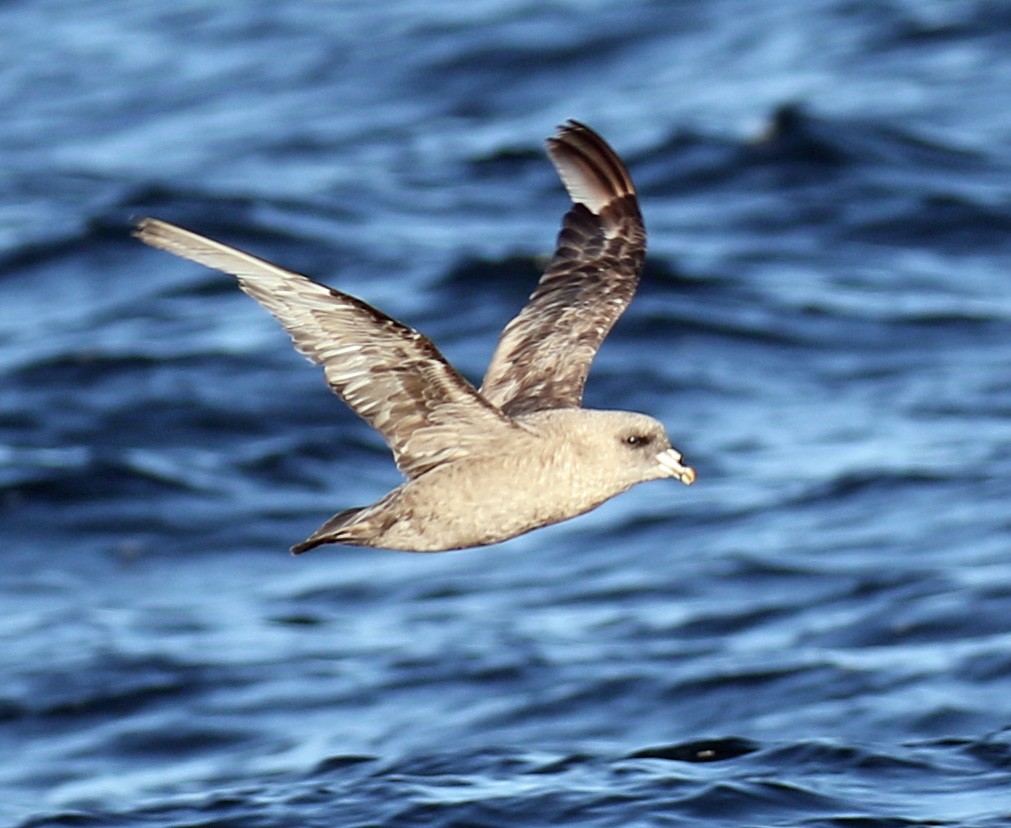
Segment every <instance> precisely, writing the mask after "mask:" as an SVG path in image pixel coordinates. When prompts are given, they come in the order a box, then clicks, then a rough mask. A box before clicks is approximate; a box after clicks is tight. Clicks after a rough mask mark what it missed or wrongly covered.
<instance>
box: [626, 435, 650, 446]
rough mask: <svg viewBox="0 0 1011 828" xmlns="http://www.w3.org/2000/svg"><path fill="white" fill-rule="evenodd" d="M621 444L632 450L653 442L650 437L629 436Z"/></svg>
mask: <svg viewBox="0 0 1011 828" xmlns="http://www.w3.org/2000/svg"><path fill="white" fill-rule="evenodd" d="M622 442H624V444H625V445H626V446H631V447H632V448H641V447H642V446H648V445H649V444H650V443H652V442H653V438H652V437H647V436H646V435H645V434H629V435H628V437H626V438H625V439H624V440H623V441H622Z"/></svg>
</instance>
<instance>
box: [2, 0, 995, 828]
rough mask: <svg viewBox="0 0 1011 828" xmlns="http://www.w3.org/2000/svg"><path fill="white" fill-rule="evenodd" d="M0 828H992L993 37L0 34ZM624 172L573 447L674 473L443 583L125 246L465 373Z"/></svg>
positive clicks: (597, 23)
mask: <svg viewBox="0 0 1011 828" xmlns="http://www.w3.org/2000/svg"><path fill="white" fill-rule="evenodd" d="M0 31H2V32H3V35H2V41H3V43H4V48H3V49H2V50H0V112H2V113H3V117H2V118H0V389H2V390H0V525H2V541H3V542H2V548H0V565H2V567H3V576H2V577H0V606H2V611H0V636H2V639H0V675H2V683H0V747H2V749H3V755H4V757H5V761H4V762H3V763H2V764H0V823H2V824H4V825H12V826H22V828H27V827H28V826H71V825H73V826H92V825H93V826H118V825H123V826H134V825H146V826H193V825H200V826H208V827H209V826H280V825H285V826H288V825H292V826H294V825H297V826H341V827H342V828H343V827H344V826H414V825H425V826H507V825H509V826H537V825H549V824H550V825H579V826H615V827H616V828H617V827H618V826H622V827H623V826H638V825H669V826H681V825H684V826H689V825H690V826H698V825H707V826H708V825H714V826H715V825H720V826H734V828H740V826H762V827H763V828H768V826H773V825H775V826H804V827H805V828H812V827H814V826H837V827H838V826H847V828H854V827H856V826H859V828H870V827H871V826H888V827H889V828H896V827H897V826H919V825H932V826H937V825H942V826H975V827H976V828H980V827H981V826H998V825H1011V730H1009V728H1011V568H1009V557H1011V548H1009V547H1011V543H1009V540H1011V535H1009V532H1011V516H1009V503H1011V479H1009V478H1011V371H1009V366H1011V282H1009V273H1008V264H1009V254H1011V233H1009V231H1011V184H1009V177H1008V173H1009V169H1011V5H1009V4H1007V3H1005V2H1002V0H809V2H803V3H798V2H794V0H762V2H756V3H746V2H743V1H742V0H690V1H689V0H666V1H665V2H659V0H629V2H626V3H620V4H616V3H611V2H608V3H605V2H596V0H539V2H531V0H473V1H472V2H467V3H457V2H449V0H434V1H433V2H427V3H417V2H404V0H388V2H383V3H374V2H356V1H355V0H343V1H342V2H323V0H292V2H288V3H283V4H279V3H269V2H263V0H251V2H242V3H231V4H224V3H213V2H208V0H180V2H175V3H170V4H162V3H147V2H139V0H93V2H89V3H76V2H69V0H34V2H27V0H25V2H11V3H7V4H4V5H3V6H2V7H0ZM568 117H575V118H578V119H580V120H583V121H585V122H586V123H588V124H590V125H591V126H593V127H594V128H596V129H597V130H599V131H600V132H601V133H602V134H603V135H604V136H605V137H606V138H607V139H608V140H609V141H610V142H611V143H612V144H613V145H614V146H615V147H616V148H617V149H618V150H619V152H621V153H622V155H623V156H624V157H625V159H626V160H627V162H628V165H629V167H630V168H631V171H632V174H633V176H634V178H635V179H636V181H637V183H638V185H639V189H640V192H641V200H642V207H643V212H644V214H645V217H646V222H647V225H648V228H649V231H650V234H651V235H650V241H651V247H650V256H649V262H648V266H647V271H646V276H645V278H644V281H643V284H642V287H641V290H640V294H639V296H638V298H637V299H636V301H635V302H634V303H633V304H632V306H631V308H630V310H629V312H628V313H627V314H626V316H625V317H624V318H623V319H622V321H621V322H620V323H619V324H618V326H617V327H616V329H615V331H614V332H613V334H612V335H611V337H610V338H609V339H608V341H607V342H606V344H605V346H604V348H603V350H602V351H601V353H600V356H599V358H598V360H597V362H596V364H595V370H594V372H593V373H592V375H591V379H590V382H589V385H588V389H587V403H588V404H589V405H591V406H594V407H602V408H603V407H608V408H626V409H633V410H642V411H647V412H650V413H652V414H654V415H656V416H658V417H659V418H660V419H662V420H663V421H664V422H665V423H666V425H667V427H668V429H669V431H670V433H671V435H672V437H673V439H674V441H675V443H676V444H677V445H678V446H679V447H680V448H681V449H682V450H683V451H684V452H685V454H686V456H687V457H688V459H689V460H690V461H691V462H692V463H693V464H694V465H695V466H696V467H697V469H698V471H699V481H698V483H697V484H696V485H695V486H693V487H692V488H691V489H686V488H684V487H683V486H680V485H678V484H676V483H673V482H667V483H654V484H650V485H647V486H642V487H639V488H637V489H635V490H633V491H632V492H631V493H629V494H626V495H624V496H622V497H621V498H619V499H617V500H615V501H613V502H611V503H609V504H607V505H605V506H604V507H602V508H601V509H599V510H598V511H596V512H594V513H592V514H590V515H588V516H585V517H583V518H580V519H578V520H576V521H572V522H569V523H566V524H562V525H559V526H556V527H552V528H550V529H547V530H543V531H539V532H535V533H533V534H530V535H527V536H524V537H521V538H518V539H516V540H514V541H511V542H509V543H506V544H503V545H500V546H497V547H491V548H487V549H482V550H476V551H468V552H457V553H450V554H445V555H416V556H412V555H408V554H398V553H391V552H380V551H375V550H357V549H349V548H342V547H327V548H323V549H320V550H318V551H316V552H313V553H311V554H309V555H306V556H305V557H302V558H292V557H290V556H289V555H288V554H287V552H286V551H285V550H286V549H287V547H288V546H289V545H290V544H291V543H292V542H294V541H297V540H300V539H301V538H303V537H304V536H305V535H306V534H308V533H309V532H310V531H311V530H313V529H314V528H316V526H317V525H318V524H319V523H321V522H322V521H323V520H324V519H325V518H327V517H328V516H329V515H330V514H331V513H332V512H333V511H336V510H337V509H338V508H342V507H346V506H350V505H358V504H361V503H365V502H368V501H370V500H372V499H374V498H375V497H377V496H379V495H380V494H382V493H383V492H385V491H386V490H387V489H388V488H390V487H391V486H393V485H394V484H395V483H396V482H397V481H398V479H399V476H398V474H397V472H396V469H395V468H394V466H393V464H392V462H391V460H390V458H389V455H388V452H387V451H386V450H385V447H384V446H383V444H382V443H381V441H380V440H379V438H378V436H377V435H376V434H375V433H373V432H372V431H370V430H369V429H368V428H367V427H366V426H365V425H364V424H362V423H360V422H359V421H358V420H357V419H356V418H355V417H354V415H352V414H351V413H350V412H349V411H348V410H346V409H345V408H344V407H343V406H342V405H341V403H340V402H339V401H338V400H336V398H334V397H332V396H331V395H330V394H329V393H328V391H327V389H326V388H325V387H324V385H323V383H322V381H321V376H320V372H319V371H318V369H316V368H314V367H312V366H310V365H309V364H308V363H306V362H304V361H303V360H302V359H301V358H300V357H298V356H297V355H296V354H295V353H294V351H293V350H292V349H291V347H290V346H289V343H288V340H287V338H286V337H285V336H284V334H283V333H282V332H281V331H280V328H279V327H278V326H277V324H276V323H275V322H274V320H273V319H271V318H270V317H269V316H268V315H267V314H266V313H264V312H263V311H262V310H261V309H260V308H259V307H257V306H256V304H255V303H254V302H252V301H251V300H249V299H248V298H247V297H245V296H243V295H242V294H241V293H240V292H239V291H238V290H237V289H236V288H235V286H234V284H233V282H232V280H230V279H229V278H228V277H225V276H223V275H222V274H219V273H215V272H210V271H207V270H204V269H202V268H200V267H197V266H194V265H190V264H188V263H186V262H183V261H179V260H176V259H174V258H173V257H171V256H168V255H166V254H163V253H160V252H158V251H154V250H150V249H147V248H145V247H143V246H142V245H140V244H138V243H137V242H135V241H133V240H132V239H131V238H130V237H129V227H130V222H131V221H133V220H135V219H137V218H140V217H143V216H146V215H154V216H158V217H161V218H164V219H168V220H170V221H175V222H177V223H180V224H182V225H184V226H187V227H191V228H193V229H195V230H198V231H200V232H202V233H204V234H207V235H210V236H212V237H215V238H220V239H222V240H225V241H228V242H231V243H233V244H237V245H239V246H242V247H245V248H247V249H250V250H252V251H254V252H256V253H258V254H259V255H261V256H264V257H266V258H269V259H272V260H274V261H277V262H279V263H283V264H284V265H286V266H288V267H290V268H292V269H295V270H298V271H301V272H304V273H307V274H309V275H311V276H313V277H315V278H318V279H321V280H324V281H327V282H329V283H330V284H333V285H335V286H337V287H340V288H341V289H343V290H345V291H348V292H351V293H353V294H355V295H358V296H361V297H362V298H364V299H366V300H367V301H369V302H372V303H373V304H375V305H377V306H378V307H380V308H382V309H383V310H385V311H386V312H388V313H390V314H392V315H394V316H396V317H398V318H401V319H403V320H404V321H406V322H408V323H410V324H412V325H414V326H415V327H417V328H419V329H420V330H422V331H423V332H425V333H427V334H428V335H429V336H431V337H432V338H433V339H434V340H435V341H436V342H437V343H438V344H439V345H440V347H441V348H442V349H443V351H444V353H446V354H447V356H448V357H449V358H450V359H451V360H453V361H454V363H455V364H456V365H458V366H459V367H460V368H461V369H462V370H463V371H464V372H465V373H466V374H467V375H468V376H470V377H471V378H472V379H474V380H475V381H477V380H479V379H480V376H481V374H482V372H483V369H484V366H485V364H486V363H487V360H488V358H489V356H490V354H491V351H492V349H493V347H494V343H495V339H496V336H497V334H498V332H499V330H500V329H501V328H502V326H503V325H504V324H505V322H506V321H507V320H508V319H509V318H511V317H512V315H513V314H514V313H515V312H516V311H517V310H518V309H519V307H520V306H521V305H522V304H523V302H524V300H525V298H526V296H527V295H528V294H529V292H530V291H531V290H532V288H533V285H534V282H535V280H536V277H537V273H538V270H537V263H538V261H539V259H538V257H540V256H542V255H543V254H545V253H547V252H549V251H550V250H551V247H552V245H553V242H554V236H555V233H556V231H557V227H558V222H559V220H560V217H561V215H562V213H563V212H564V211H565V209H566V207H567V199H566V197H565V195H564V192H563V190H562V188H561V186H560V185H559V183H558V181H557V178H556V176H555V173H554V171H553V169H552V168H551V166H550V164H549V163H548V161H547V160H546V158H545V157H544V154H543V150H542V141H543V139H544V137H545V136H547V135H549V134H551V132H553V130H554V128H555V126H556V124H558V123H559V122H561V121H562V120H563V119H565V118H568Z"/></svg>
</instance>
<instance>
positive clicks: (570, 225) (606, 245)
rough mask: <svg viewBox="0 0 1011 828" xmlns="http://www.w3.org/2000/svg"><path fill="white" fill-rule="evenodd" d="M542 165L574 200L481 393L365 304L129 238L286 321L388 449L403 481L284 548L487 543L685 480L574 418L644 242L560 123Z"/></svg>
mask: <svg viewBox="0 0 1011 828" xmlns="http://www.w3.org/2000/svg"><path fill="white" fill-rule="evenodd" d="M547 152H548V156H549V157H550V159H551V161H552V163H553V164H554V165H555V168H556V169H557V171H558V174H559V175H560V177H561V179H562V183H563V184H564V185H565V188H566V190H567V191H568V193H569V196H570V198H571V199H572V202H573V206H572V209H570V210H569V212H568V213H566V215H565V218H564V220H563V223H562V229H561V232H560V233H559V236H558V243H557V246H556V250H555V253H554V256H553V258H552V259H551V262H550V263H549V265H548V268H547V270H546V271H545V272H544V275H543V276H542V277H541V279H540V282H539V283H538V285H537V289H536V290H535V291H534V293H533V295H532V296H531V297H530V301H529V302H528V304H527V305H526V307H524V308H523V310H522V311H520V313H519V315H518V316H517V317H516V318H515V319H513V320H512V321H511V322H510V323H509V324H508V325H507V326H506V328H505V330H504V331H503V332H502V335H501V337H500V338H499V341H498V347H497V348H496V350H495V353H494V355H493V356H492V359H491V364H490V365H489V367H488V371H487V373H486V374H485V378H484V382H483V384H482V385H481V388H480V390H478V389H475V388H474V386H473V385H471V384H470V383H469V382H468V381H467V380H466V379H464V378H463V377H462V376H461V375H460V374H459V372H457V370H456V369H455V368H453V366H452V365H450V364H449V363H448V362H447V361H446V360H445V358H444V357H443V356H442V354H441V353H439V351H438V349H437V348H436V347H435V345H433V344H432V342H431V340H429V339H428V338H427V337H425V336H422V335H421V334H420V333H418V332H417V331H415V330H414V329H412V328H410V327H408V326H407V325H404V324H402V323H401V322H398V321H397V320H395V319H393V318H391V317H389V316H387V315H386V314H384V313H382V312H381V311H378V310H376V309H375V308H373V307H371V306H370V305H368V304H366V303H365V302H363V301H361V300H360V299H356V298H355V297H353V296H349V295H347V294H345V293H341V292H340V291H337V290H334V289H332V288H329V287H326V286H325V285H321V284H319V283H317V282H314V281H312V280H311V279H307V278H306V277H305V276H302V275H300V274H298V273H294V272H292V271H290V270H285V269H284V268H282V267H278V266H277V265H274V264H271V263H270V262H268V261H265V260H264V259H260V258H257V257H256V256H253V255H251V254H249V253H245V252H243V251H241V250H237V249H236V248H233V247H229V246H227V245H224V244H221V243H220V242H216V241H212V240H211V239H208V238H205V237H203V236H200V235H197V234H196V233H192V232H190V231H189V230H184V229H182V228H180V227H176V226H175V225H172V224H169V223H167V222H164V221H159V220H157V219H150V218H148V219H144V220H142V221H141V222H140V223H139V224H138V225H137V228H136V231H135V233H134V235H136V237H137V238H139V239H140V240H141V241H143V242H145V243H146V244H149V245H151V246H153V247H158V248H161V249H162V250H167V251H168V252H170V253H174V254H176V255H177V256H182V257H183V258H186V259H190V260H192V261H194V262H198V263H199V264H202V265H206V266H207V267H211V268H216V269H218V270H221V271H224V272H225V273H230V274H232V275H233V276H235V277H237V278H238V280H239V287H240V288H242V290H243V291H245V292H246V293H248V294H249V295H250V296H252V297H253V298H254V299H255V300H256V301H257V302H259V303H260V304H261V305H263V307H264V308H266V309H267V310H268V311H269V312H270V313H272V314H273V315H274V316H275V317H277V319H278V320H279V321H280V323H281V325H282V326H283V327H284V329H285V330H286V331H287V332H288V334H289V335H290V336H291V338H292V340H293V342H294V345H295V348H296V349H297V350H298V351H299V352H301V353H302V354H303V355H305V356H306V357H308V358H309V359H310V360H312V361H313V362H315V363H317V364H318V365H321V366H322V367H323V372H324V374H325V377H326V381H327V383H328V384H329V385H330V388H331V389H332V390H333V391H334V393H336V394H337V396H339V397H340V398H341V399H342V400H344V402H345V403H347V404H348V405H349V406H350V407H351V408H352V409H353V410H354V411H355V412H356V413H357V414H358V415H359V416H361V417H363V418H364V419H365V420H366V422H368V423H369V425H371V426H372V427H373V428H375V429H376V430H377V431H378V432H379V433H380V434H381V435H382V436H383V438H384V439H385V440H386V442H387V443H388V444H389V446H390V448H391V449H392V451H393V457H394V459H395V460H396V463H397V466H398V467H399V469H400V471H401V472H402V473H403V475H404V477H405V478H406V480H405V481H404V482H403V483H402V484H401V485H399V486H397V487H396V488H395V489H393V490H392V491H391V492H389V493H388V494H387V495H385V496H384V497H382V498H380V499H379V500H378V501H376V502H375V503H373V504H371V505H369V506H360V507H357V508H353V509H345V510H344V511H342V512H338V513H337V514H336V515H334V516H333V517H332V518H330V520H328V521H327V522H326V523H324V524H323V525H322V526H321V527H320V528H319V529H318V530H316V532H314V533H313V534H312V535H311V536H310V537H309V538H307V539H306V540H304V541H302V542H301V543H298V544H295V546H293V547H292V549H291V551H292V552H294V553H296V554H298V553H301V552H306V551H308V550H310V549H313V548H315V547H317V546H320V545H322V544H326V543H343V544H350V545H353V546H373V547H380V548H386V549H400V550H405V551H410V552H440V551H445V550H449V549H462V548H466V547H471V546H482V545H485V544H490V543H496V542H498V541H503V540H506V539H507V538H512V537H515V536H516V535H519V534H522V533H524V532H529V531H530V530H532V529H537V528H539V527H542V526H547V525H549V524H552V523H557V522H559V521H562V520H567V519H568V518H571V517H575V516H576V515H580V514H583V513H584V512H588V511H589V510H591V509H594V508H596V507H597V506H599V505H600V504H601V503H603V502H604V501H606V500H608V499H610V498H612V497H614V496H615V495H617V494H620V493H621V492H624V491H626V490H627V489H630V488H631V487H632V486H634V485H636V484H637V483H642V482H645V481H647V480H655V479H659V478H664V477H676V478H678V479H679V480H681V482H682V483H685V484H686V485H688V484H691V483H692V482H694V480H695V470H694V469H692V468H691V467H690V466H687V465H685V464H684V462H683V457H682V455H681V452H679V451H678V450H677V449H675V448H673V447H672V446H671V443H670V440H669V439H668V437H667V433H666V431H665V430H664V427H663V426H662V425H661V424H660V423H659V422H658V421H657V420H655V419H653V418H652V417H649V416H647V415H645V414H637V413H632V412H628V411H598V410H590V409H585V408H582V407H581V403H582V398H583V385H584V383H585V382H586V376H587V373H588V372H589V370H590V363H591V362H592V361H593V358H594V356H595V355H596V353H597V349H598V348H599V347H600V344H601V342H602V341H603V340H604V337H605V336H607V333H608V332H609V331H610V330H611V327H612V326H613V325H614V323H615V321H616V320H617V318H618V317H619V316H620V315H621V313H622V312H623V311H624V310H625V308H626V307H627V306H628V303H629V301H630V300H631V299H632V295H633V294H634V293H635V289H636V285H637V283H638V281H639V272H640V270H641V269H642V262H643V257H644V255H645V251H646V230H645V227H644V226H643V222H642V216H641V215H640V213H639V205H638V202H637V200H636V194H635V187H634V185H633V184H632V180H631V178H630V177H629V174H628V171H627V170H626V169H625V165H624V164H623V163H622V161H621V159H620V158H619V157H618V155H617V154H616V153H615V152H614V150H612V149H611V147H610V146H608V144H607V143H606V142H605V141H604V139H603V138H601V137H600V136H599V135H597V133H596V132H594V131H593V130H591V129H590V128H589V127H587V126H584V125H583V124H581V123H579V122H577V121H568V122H567V123H566V124H564V125H563V126H561V127H560V128H559V131H558V132H557V134H556V135H555V136H554V137H552V138H549V139H548V141H547Z"/></svg>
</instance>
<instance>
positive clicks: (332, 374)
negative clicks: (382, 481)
mask: <svg viewBox="0 0 1011 828" xmlns="http://www.w3.org/2000/svg"><path fill="white" fill-rule="evenodd" d="M135 235H136V236H137V237H138V238H139V239H140V240H141V241H143V242H146V243H147V244H150V245H152V246H153V247H158V248H161V249H162V250H167V251H168V252H170V253H175V254H176V255H178V256H182V257H183V258H186V259H190V260H192V261H194V262H198V263H199V264H203V265H206V266H207V267H212V268H215V269H217V270H222V271H224V272H226V273H230V274H232V275H233V276H235V277H237V278H238V280H239V285H240V287H241V288H242V290H244V291H245V292H246V293H248V294H249V295H250V296H252V297H253V298H254V299H255V300H256V301H257V302H259V303H260V304H261V305H263V307H265V308H266V309H267V310H268V311H270V313H272V314H273V315H274V316H275V317H277V319H278V320H279V321H280V322H281V324H282V325H283V326H284V329H285V330H286V331H287V332H288V333H289V334H290V336H291V338H292V341H293V342H294V344H295V348H296V349H297V350H298V351H299V352H301V353H302V354H304V355H305V356H306V357H308V358H309V359H310V360H312V361H313V362H315V363H317V364H318V365H321V366H323V371H324V374H325V375H326V380H327V382H328V383H329V384H330V387H331V388H332V389H333V391H334V392H335V393H336V394H337V395H338V396H339V397H340V398H341V399H342V400H344V402H346V403H347V404H348V405H349V406H350V407H351V408H352V409H353V410H354V411H355V412H356V413H357V414H359V415H360V416H361V417H363V418H364V419H365V420H366V421H367V422H368V423H369V424H370V425H371V426H372V427H373V428H375V429H376V430H377V431H379V432H380V434H382V435H383V437H384V438H385V439H386V442H387V443H388V444H389V446H390V448H391V449H392V450H393V454H394V458H395V460H396V462H397V465H398V466H399V468H400V470H401V471H402V472H403V473H404V474H405V475H407V476H408V477H417V476H418V475H420V474H423V473H424V472H426V471H428V470H429V469H432V468H434V467H435V466H437V465H440V464H441V463H444V462H449V461H452V460H457V459H460V458H462V457H465V456H469V455H471V454H474V453H479V452H480V451H481V449H482V447H483V446H486V445H487V441H488V440H489V439H493V438H494V437H495V436H496V435H498V434H499V433H500V432H501V431H502V430H503V429H509V428H513V427H515V426H514V424H513V423H512V421H511V420H510V419H509V418H508V417H506V416H505V415H504V414H503V413H502V412H501V411H499V410H498V409H497V408H495V407H494V406H492V405H490V404H489V403H488V402H487V401H486V400H484V399H483V398H482V397H481V395H480V394H478V392H477V391H476V390H475V389H474V387H473V386H472V385H470V383H468V382H467V381H466V380H465V379H464V378H463V377H462V376H460V374H459V373H457V371H456V370H455V369H454V368H453V367H452V366H451V365H450V364H449V363H448V362H446V360H445V359H444V358H443V356H442V355H441V354H440V353H439V351H438V349H437V348H436V347H435V345H433V344H432V342H431V340H429V339H427V338H426V337H424V336H422V335H421V334H419V333H418V332H417V331H415V330H413V329H411V328H409V327H407V326H406V325H403V324H401V323H400V322H397V321H396V320H395V319H392V318H390V317H389V316H386V315H385V314H383V313H381V312H380V311H377V310H376V309H375V308H373V307H371V306H369V305H367V304H366V303H365V302H362V301H361V300H359V299H356V298H354V297H353V296H348V295H347V294H344V293H340V292H339V291H336V290H333V289H331V288H328V287H326V286H325V285H321V284H318V283H317V282H314V281H312V280H311V279H307V278H306V277H305V276H301V275H299V274H298V273H294V272H292V271H289V270H285V269H283V268H281V267H278V266H276V265H273V264H271V263H270V262H267V261H265V260H263V259H259V258H257V257H256V256H252V255H250V254H249V253H245V252H243V251H241V250H237V249H235V248H233V247H228V246H227V245H224V244H221V243H219V242H215V241H212V240H211V239H207V238H205V237H203V236H200V235H198V234H196V233H191V232H190V231H188V230H183V229H182V228H179V227H176V226H174V225H172V224H168V223H166V222H162V221H157V220H155V219H145V220H144V221H142V222H140V224H139V225H138V226H137V230H136V233H135Z"/></svg>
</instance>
